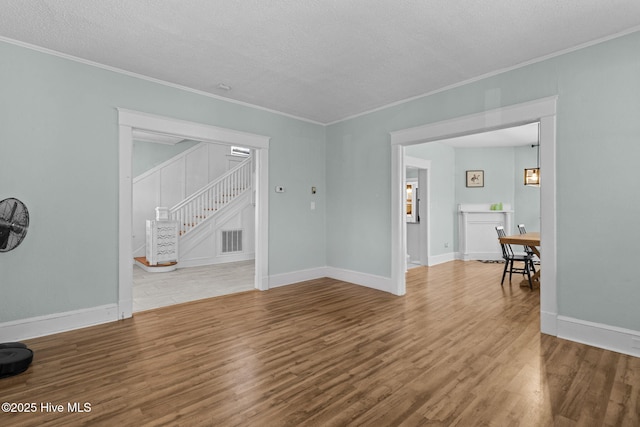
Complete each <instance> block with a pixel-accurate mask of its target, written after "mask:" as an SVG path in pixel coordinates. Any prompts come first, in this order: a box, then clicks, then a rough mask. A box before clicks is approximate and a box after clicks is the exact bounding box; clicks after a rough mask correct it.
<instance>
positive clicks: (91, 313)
mask: <svg viewBox="0 0 640 427" xmlns="http://www.w3.org/2000/svg"><path fill="white" fill-rule="evenodd" d="M116 320H118V305H117V304H107V305H102V306H99V307H92V308H85V309H81V310H74V311H67V312H64V313H55V314H47V315H45V316H37V317H31V318H28V319H21V320H16V321H11V322H5V323H1V324H0V342H11V341H20V340H25V339H29V338H37V337H42V336H45V335H52V334H57V333H59V332H67V331H71V330H74V329H80V328H86V327H87V326H94V325H99V324H101V323H108V322H114V321H116Z"/></svg>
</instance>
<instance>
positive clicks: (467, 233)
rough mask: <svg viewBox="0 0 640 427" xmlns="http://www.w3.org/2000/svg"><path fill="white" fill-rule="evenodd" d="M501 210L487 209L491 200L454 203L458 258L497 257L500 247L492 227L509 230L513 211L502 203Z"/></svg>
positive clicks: (490, 258) (491, 258)
mask: <svg viewBox="0 0 640 427" xmlns="http://www.w3.org/2000/svg"><path fill="white" fill-rule="evenodd" d="M502 208H503V209H502V210H491V204H489V203H487V204H462V205H459V206H458V216H459V227H458V239H459V241H458V243H459V249H460V258H461V259H463V260H465V261H468V260H499V259H502V250H501V249H500V243H499V242H498V234H497V232H496V227H497V226H499V225H501V226H503V227H504V229H505V231H506V232H507V234H511V220H512V217H513V211H512V210H511V205H508V204H504V205H503V206H502Z"/></svg>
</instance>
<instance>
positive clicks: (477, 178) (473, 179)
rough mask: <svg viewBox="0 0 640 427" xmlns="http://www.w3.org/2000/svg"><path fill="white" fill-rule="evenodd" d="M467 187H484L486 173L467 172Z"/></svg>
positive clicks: (479, 171)
mask: <svg viewBox="0 0 640 427" xmlns="http://www.w3.org/2000/svg"><path fill="white" fill-rule="evenodd" d="M467 187H475V188H478V187H484V171H483V170H469V171H467Z"/></svg>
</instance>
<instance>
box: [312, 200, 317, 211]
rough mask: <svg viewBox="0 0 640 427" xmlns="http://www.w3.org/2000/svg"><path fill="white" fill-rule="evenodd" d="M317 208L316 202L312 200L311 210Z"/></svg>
mask: <svg viewBox="0 0 640 427" xmlns="http://www.w3.org/2000/svg"><path fill="white" fill-rule="evenodd" d="M315 208H316V202H311V210H314V209H315Z"/></svg>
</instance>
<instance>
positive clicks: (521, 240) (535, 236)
mask: <svg viewBox="0 0 640 427" xmlns="http://www.w3.org/2000/svg"><path fill="white" fill-rule="evenodd" d="M499 240H500V243H504V244H510V245H522V246H529V247H530V248H531V251H532V252H533V253H534V254H536V255H537V256H538V258H540V233H539V232H537V231H530V232H528V233H524V234H514V235H512V236H504V237H500V238H499ZM531 279H532V280H538V281H539V280H540V269H539V268H538V269H537V270H536V272H535V273H534V274H533V276H531Z"/></svg>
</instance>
